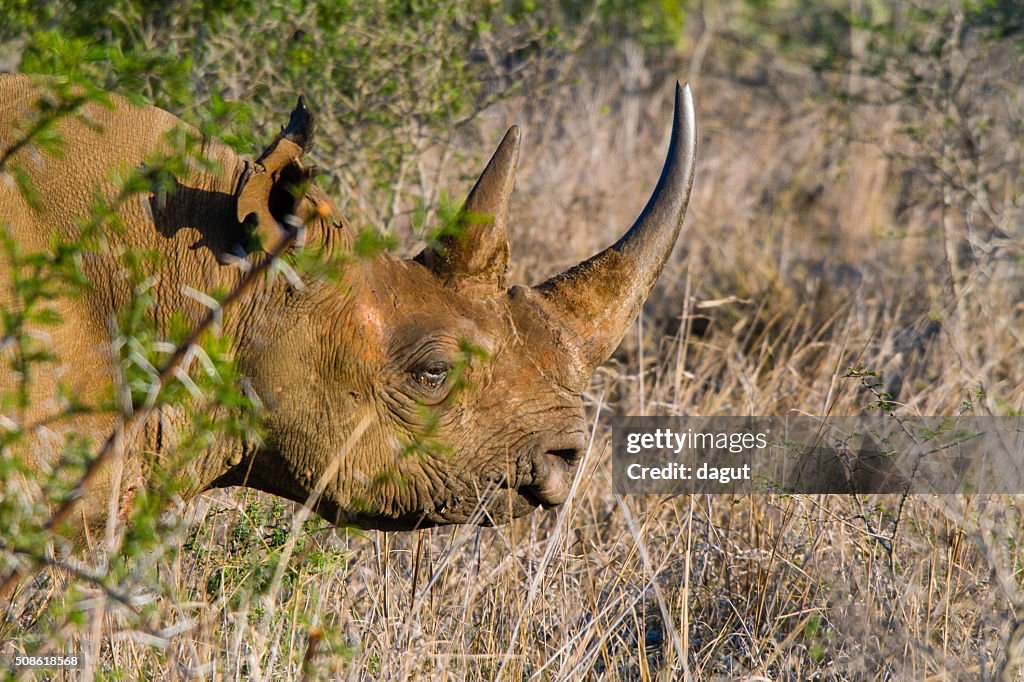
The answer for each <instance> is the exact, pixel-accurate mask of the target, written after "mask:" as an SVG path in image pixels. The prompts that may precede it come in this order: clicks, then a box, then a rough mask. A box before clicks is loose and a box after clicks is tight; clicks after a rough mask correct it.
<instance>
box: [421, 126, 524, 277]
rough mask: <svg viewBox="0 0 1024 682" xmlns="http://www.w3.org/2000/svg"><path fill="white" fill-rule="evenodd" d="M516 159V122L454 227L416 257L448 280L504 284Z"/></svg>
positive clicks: (474, 187)
mask: <svg viewBox="0 0 1024 682" xmlns="http://www.w3.org/2000/svg"><path fill="white" fill-rule="evenodd" d="M518 163H519V128H518V126H513V127H511V128H510V129H509V131H508V132H507V133H505V137H504V139H502V141H501V144H499V145H498V149H497V151H495V152H494V156H492V157H491V160H490V162H489V163H488V164H487V167H486V168H485V169H484V172H483V173H482V174H481V175H480V179H479V180H477V182H476V185H474V186H473V189H472V190H471V191H470V193H469V196H468V197H466V203H465V205H464V206H463V208H462V211H461V213H460V214H459V218H458V222H457V223H456V229H455V230H454V233H453V234H446V235H443V236H442V237H441V238H440V239H439V240H438V244H437V245H436V246H428V247H427V248H425V249H424V250H423V251H422V252H421V253H420V254H419V255H418V256H417V257H416V260H417V261H419V262H420V263H422V264H423V265H425V266H427V267H428V268H430V269H431V270H432V271H433V272H434V274H436V275H437V276H438V277H441V278H442V279H444V280H446V281H450V282H453V283H456V284H459V283H466V282H469V283H481V284H485V285H487V286H489V287H492V288H494V289H495V290H501V289H504V288H505V271H506V270H507V269H508V238H507V236H506V231H505V222H506V218H507V216H508V204H509V198H510V197H511V194H512V186H513V185H514V184H515V179H516V165H517V164H518Z"/></svg>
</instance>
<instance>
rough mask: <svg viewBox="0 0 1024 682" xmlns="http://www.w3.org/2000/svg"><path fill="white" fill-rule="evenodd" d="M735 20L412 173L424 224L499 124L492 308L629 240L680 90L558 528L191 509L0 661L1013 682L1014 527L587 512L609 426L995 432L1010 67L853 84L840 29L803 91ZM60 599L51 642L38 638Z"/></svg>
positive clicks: (390, 675) (1016, 659) (403, 221)
mask: <svg viewBox="0 0 1024 682" xmlns="http://www.w3.org/2000/svg"><path fill="white" fill-rule="evenodd" d="M789 4H790V5H798V6H799V3H789ZM744 6H745V3H706V4H703V5H699V6H697V5H696V4H694V5H693V9H692V11H691V12H690V14H689V15H688V16H687V21H686V24H685V34H684V35H683V38H682V39H681V40H680V42H679V46H678V47H677V48H676V49H674V50H672V51H670V54H669V56H668V57H666V58H662V59H658V60H654V59H651V58H650V55H649V52H647V51H645V50H644V49H642V47H641V46H637V45H636V44H634V43H632V42H628V41H624V42H621V43H617V44H613V45H611V46H606V47H603V48H601V49H600V50H597V51H596V52H592V53H590V54H589V56H587V55H584V57H580V58H578V59H567V60H559V61H556V62H555V63H553V64H546V65H545V66H544V68H540V69H538V70H537V73H535V74H533V75H532V76H531V78H532V79H533V80H531V81H529V83H530V84H531V87H530V88H527V89H526V90H524V91H523V92H521V93H520V94H517V95H514V96H512V97H509V98H505V99H502V100H500V101H498V102H496V103H494V104H492V105H490V106H488V107H487V108H485V109H484V110H483V111H482V112H480V113H479V115H475V116H473V117H472V118H471V119H470V120H469V123H468V124H466V125H464V126H462V127H460V128H458V129H456V130H455V131H454V132H453V133H452V135H451V138H450V139H449V140H446V141H445V143H444V144H443V145H440V146H431V147H430V148H429V149H427V148H425V149H424V151H423V153H422V154H421V155H418V156H415V157H414V163H413V162H410V163H411V164H412V165H410V170H409V175H408V177H409V178H414V179H411V180H409V182H410V184H413V185H418V186H420V187H421V188H422V196H424V197H427V198H431V197H432V198H434V199H436V196H437V195H436V193H437V191H438V189H439V188H442V187H444V188H449V189H450V190H451V191H452V192H453V194H458V195H461V193H462V192H464V191H465V189H466V188H467V187H468V182H467V179H468V178H470V177H471V176H472V175H473V174H474V173H475V172H476V170H477V169H478V168H479V167H480V162H481V161H482V160H484V159H485V158H486V155H487V154H488V153H489V152H490V150H491V148H492V145H493V143H494V142H496V141H497V140H498V139H499V138H500V135H501V134H502V132H503V131H504V128H505V127H506V126H507V125H509V124H511V123H513V122H515V123H519V124H520V125H521V126H522V128H523V133H524V143H523V144H524V146H523V153H522V159H521V166H520V173H519V177H518V181H517V185H516V194H515V197H514V199H513V203H512V207H511V213H510V226H511V228H510V230H511V231H510V241H511V246H512V255H513V272H512V279H513V280H515V281H520V282H536V281H539V280H541V279H543V278H544V277H546V276H547V275H549V274H551V273H553V272H555V271H558V270H561V269H563V268H564V267H565V266H566V265H568V264H571V263H574V262H576V261H578V260H579V259H581V258H583V257H586V256H588V255H590V254H592V253H594V252H595V251H597V250H598V249H599V248H602V247H603V246H605V245H606V244H608V243H609V242H610V241H612V240H614V239H615V238H616V237H617V236H618V234H620V232H621V231H622V230H624V229H625V228H626V227H627V226H628V224H629V223H630V221H631V220H632V218H633V217H634V216H635V215H636V214H637V213H638V212H639V211H640V209H641V208H642V206H643V203H644V202H645V201H646V198H647V196H648V194H649V192H650V190H651V188H652V187H653V185H654V182H655V181H656V178H657V174H658V172H659V170H660V164H661V162H662V159H663V153H664V149H665V147H666V141H667V132H668V131H667V127H668V122H669V120H670V104H671V100H670V97H671V93H672V86H673V84H674V81H675V79H676V78H682V79H689V81H690V82H691V84H692V87H693V90H694V95H695V99H696V104H697V115H698V130H699V143H698V162H697V172H696V181H695V184H694V192H693V198H692V200H691V205H690V210H689V214H688V216H687V220H686V227H685V233H684V235H683V237H682V238H681V240H680V243H679V245H678V246H677V249H676V252H675V254H674V256H673V258H672V259H671V261H670V263H669V266H668V268H667V269H666V271H665V273H664V274H663V276H662V278H661V280H660V282H659V284H658V286H657V288H656V290H655V293H654V295H653V296H652V298H651V299H650V300H649V302H648V304H647V305H646V307H645V309H644V312H643V315H642V317H641V319H640V320H639V321H638V323H637V325H636V326H635V329H634V331H633V332H631V333H630V335H629V336H628V337H627V339H626V341H625V342H624V343H623V346H622V348H621V349H620V350H619V351H618V353H617V354H616V356H615V358H614V359H613V360H612V361H611V362H609V363H608V364H607V365H606V366H605V367H604V368H603V369H601V370H600V371H599V372H598V375H597V376H596V377H595V379H594V381H593V382H592V385H591V387H590V389H589V391H588V393H587V395H586V397H587V403H588V408H589V414H590V416H591V418H592V420H593V424H594V437H593V441H592V444H591V446H590V448H589V450H588V452H587V455H586V459H585V463H584V466H583V468H582V472H581V474H580V477H579V485H578V487H577V488H576V490H575V494H574V495H573V497H572V498H571V499H570V501H569V502H568V503H567V504H566V505H565V506H564V507H562V508H560V509H559V510H558V511H557V512H543V511H542V512H537V513H534V514H533V515H531V516H530V517H528V518H525V519H520V520H518V521H516V522H514V523H513V524H511V525H509V526H506V527H500V528H486V529H480V528H473V527H455V528H443V529H434V530H429V531H422V532H417V533H395V534H382V533H373V532H369V533H362V532H357V531H345V530H333V529H330V528H328V527H326V526H325V525H324V524H322V523H320V522H317V521H308V522H306V523H301V522H299V523H295V522H294V519H295V518H296V515H297V514H299V511H298V508H296V507H293V506H292V505H290V504H287V505H286V504H282V503H280V502H276V501H272V500H270V499H268V498H265V497H262V496H260V495H258V494H257V493H254V492H251V491H247V492H237V491H229V492H224V493H216V494H209V495H204V496H203V497H202V499H201V500H199V501H198V502H196V503H193V504H192V505H190V506H188V507H187V508H184V509H177V510H173V512H172V513H173V514H174V515H176V516H177V517H178V518H183V519H184V521H183V522H181V523H177V522H176V523H172V524H171V528H172V530H170V531H169V532H168V536H167V538H166V539H165V540H163V541H162V542H161V545H160V551H154V552H152V553H150V554H149V555H147V556H145V557H142V558H139V559H138V560H137V567H136V570H137V572H138V575H140V576H143V575H151V574H154V573H155V574H156V575H158V576H159V581H160V584H161V590H159V591H147V590H146V589H141V588H139V589H137V588H138V587H139V586H136V585H132V584H128V585H124V586H123V587H124V589H125V591H126V592H127V593H130V594H132V595H133V599H135V601H133V604H134V606H132V607H131V608H129V607H127V606H125V605H123V604H120V603H118V602H117V601H116V600H114V599H112V598H111V597H110V595H108V594H105V593H104V592H102V591H101V590H98V589H96V588H95V586H91V585H90V584H89V583H87V582H86V583H83V584H81V585H79V586H78V587H77V588H76V591H75V592H74V593H73V595H72V596H69V593H68V592H67V591H66V586H67V584H68V581H69V579H70V578H69V576H68V573H67V572H66V571H64V570H60V569H56V568H51V569H41V570H40V571H39V572H38V573H37V574H36V575H34V576H33V580H32V581H31V582H30V583H29V584H27V585H26V587H25V588H24V589H23V590H22V591H21V592H20V593H19V594H18V595H17V597H16V598H15V600H14V601H13V602H12V603H11V604H10V605H9V606H8V607H7V609H6V611H5V614H6V619H5V621H4V622H3V623H0V639H10V638H12V637H18V636H26V633H31V632H32V631H33V628H37V629H42V630H44V631H45V632H46V633H47V634H46V636H47V637H49V638H51V641H52V642H54V643H59V644H60V646H61V647H64V648H69V649H75V648H78V649H81V650H84V651H91V652H93V653H94V654H97V655H98V659H97V661H98V662H97V663H96V668H94V672H95V673H96V674H97V675H103V676H105V677H119V676H121V677H127V678H135V677H145V678H154V679H192V678H211V677H212V678H216V679H249V678H254V679H300V678H304V677H306V676H309V677H313V678H317V677H322V678H343V679H381V680H405V679H412V678H419V679H496V678H499V677H500V678H501V679H506V680H520V679H539V680H547V679H552V680H554V679H558V680H576V679H605V680H634V679H640V680H644V679H663V680H664V679H678V678H680V677H681V676H682V675H683V674H684V673H686V674H688V675H691V676H692V677H693V678H694V679H787V680H802V679H968V678H987V679H1019V678H1020V675H1021V673H1020V663H1021V660H1022V659H1021V656H1022V655H1024V590H1022V578H1021V571H1022V570H1024V555H1022V553H1021V550H1020V548H1019V545H1018V542H1019V538H1020V534H1021V527H1020V526H1021V514H1022V509H1024V505H1022V502H1021V499H1020V498H1018V497H1012V496H985V495H978V496H973V497H953V496H945V497H925V496H912V497H908V498H901V497H898V496H860V497H854V496H802V495H797V496H764V495H760V496H751V497H733V496H726V495H723V496H695V497H673V498H666V497H657V496H649V497H626V498H619V497H616V496H615V495H613V494H612V492H611V472H610V469H611V463H610V446H609V429H608V428H607V426H606V422H607V419H608V417H609V416H610V415H613V414H636V415H640V414H646V415H690V414H692V415H713V414H722V415H730V414H736V415H743V414H767V415H784V414H810V415H823V414H834V415H858V414H865V413H867V412H869V411H870V410H871V409H873V408H874V409H877V408H878V406H879V404H880V403H881V402H883V401H885V400H888V399H889V398H888V397H887V396H891V400H892V401H894V402H895V403H896V404H897V405H896V408H895V412H896V414H898V415H956V414H960V413H962V412H967V413H970V414H974V415H1010V414H1020V413H1021V411H1024V352H1022V350H1024V349H1022V345H1024V344H1022V336H1024V270H1022V259H1024V246H1022V245H1024V241H1022V238H1024V214H1022V212H1021V202H1022V195H1024V184H1022V174H1021V169H1022V168H1021V167H1022V163H1024V157H1022V155H1021V151H1022V135H1024V130H1022V122H1024V85H1022V83H1024V81H1022V79H1021V76H1022V75H1024V61H1022V56H1021V55H1022V53H1021V47H1020V45H1019V44H1017V43H1014V42H1013V41H1012V40H1008V39H998V40H996V39H992V40H987V41H985V40H980V39H977V38H976V37H975V36H973V35H971V34H969V33H965V36H966V37H965V39H964V40H963V41H947V42H946V43H944V45H945V47H944V49H943V50H939V51H938V52H936V53H935V54H915V55H911V56H906V59H907V60H908V61H907V62H906V63H905V64H904V63H895V64H894V63H889V64H888V69H887V70H885V71H882V72H879V71H877V70H875V71H872V70H871V69H869V68H868V67H867V66H864V64H867V63H868V62H869V61H870V58H871V57H872V56H873V55H871V54H870V53H869V52H870V50H871V49H872V48H870V47H869V46H867V45H866V44H858V41H860V40H866V38H865V37H864V36H863V35H859V34H858V33H857V32H856V31H853V32H852V33H851V37H850V42H851V46H850V51H851V53H852V54H853V55H854V56H857V55H858V54H860V55H861V57H862V61H861V62H857V61H856V60H851V61H850V63H849V64H850V65H852V66H849V65H848V66H847V67H846V68H844V69H843V70H841V71H833V72H822V71H820V70H816V69H812V68H811V67H810V65H809V63H808V62H809V58H806V56H802V55H801V54H795V55H794V54H792V53H787V52H785V51H784V50H782V49H781V48H779V49H774V48H766V47H764V46H762V45H748V44H745V43H744V41H746V40H747V38H748V36H747V34H744V33H742V32H741V31H739V30H738V29H737V28H736V26H737V25H741V21H743V20H744V19H743V18H742V17H741V16H740V13H741V10H742V9H743V7H744ZM853 6H855V7H857V6H859V5H858V3H853ZM1011 6H1012V3H1011ZM955 8H959V5H956V6H955ZM968 9H970V7H969V6H968ZM957 11H960V12H962V8H960V9H957ZM956 18H957V13H956V12H954V13H953V15H952V17H951V18H949V21H951V22H954V23H955V21H956ZM950 25H952V24H950ZM950 25H947V24H936V25H934V26H932V27H930V28H929V27H927V26H926V27H925V29H924V30H925V31H927V30H932V31H934V32H936V33H941V32H944V31H946V32H948V31H949V30H950ZM776 28H777V27H776ZM581 30H582V29H581ZM812 47H813V46H812ZM858 51H859V52H858ZM581 53H582V51H581ZM595 54H597V55H598V56H595ZM881 58H882V57H879V59H881ZM239 68H240V69H243V70H244V69H246V68H257V67H254V66H252V65H246V64H241V65H240V66H239ZM260 68H263V67H260ZM918 73H919V74H925V77H924V78H923V79H912V78H911V77H910V74H918ZM965 76H966V77H965ZM248 77H249V78H259V77H260V76H259V75H258V74H253V73H250V75H249V76H248ZM929 78H930V79H931V80H929ZM840 91H841V92H842V93H844V94H845V96H846V97H845V99H844V98H841V97H840V96H839V95H838V94H837V93H838V92H840ZM266 125H268V126H272V123H268V124H266ZM328 125H329V124H328ZM329 131H330V128H329V127H328V136H329V135H330V132H329ZM456 151H459V152H467V153H465V154H464V156H462V157H460V156H458V155H457V154H456V153H455V152H456ZM316 154H317V155H319V156H318V159H317V160H318V161H319V162H320V163H321V164H322V165H324V166H325V167H327V168H328V169H334V167H335V166H339V167H340V166H344V163H343V160H341V159H338V158H335V157H331V156H330V153H329V151H328V149H327V148H325V147H323V146H320V147H318V150H317V151H316ZM335 179H336V180H337V181H338V182H339V183H340V185H341V186H342V187H344V188H345V189H344V190H342V191H343V196H341V197H340V203H343V204H344V205H345V206H346V210H348V211H349V213H350V215H355V216H356V218H355V220H356V221H357V222H358V221H360V220H362V221H370V220H371V218H372V216H371V213H372V212H373V211H375V210H376V212H377V213H376V219H378V220H380V221H381V222H387V223H389V224H390V227H391V228H392V229H393V230H394V231H395V232H396V233H398V234H400V235H402V236H403V238H404V236H406V235H409V234H411V230H410V218H409V217H408V210H407V209H408V208H409V206H408V204H406V205H404V206H403V205H400V204H396V205H395V206H391V205H388V206H385V207H384V208H383V209H380V208H377V209H374V208H373V207H372V201H371V200H370V199H367V198H366V195H364V194H361V193H360V187H359V181H358V180H355V181H352V182H349V181H348V180H346V175H345V171H344V170H341V169H340V168H339V169H337V171H336V175H335ZM396 207H397V208H396ZM403 210H404V211H405V212H403ZM387 211H391V215H389V216H387V217H384V218H382V217H381V215H382V213H386V212H387ZM854 369H856V370H858V371H857V372H851V370H854ZM867 372H871V373H875V375H877V376H863V374H865V373H867ZM876 384H877V385H876ZM886 394H887V396H886ZM300 521H301V517H300ZM281 557H285V558H286V561H281V560H280V559H281ZM271 559H273V560H271ZM146 584H147V583H146V582H145V581H144V580H140V583H139V585H141V586H145V585H146ZM72 598H73V599H77V600H80V601H81V602H84V603H85V607H83V611H82V612H83V613H84V616H82V618H81V619H80V620H68V621H67V622H63V623H61V622H60V619H59V618H57V620H56V621H53V620H49V621H47V620H46V619H45V618H41V617H39V616H40V614H42V613H43V610H44V608H47V606H46V605H47V603H48V600H54V599H57V600H59V599H72ZM90 600H91V601H90ZM47 613H48V614H49V613H50V612H47ZM46 618H51V616H49V615H47V616H46ZM44 621H45V622H44ZM44 626H45V627H44Z"/></svg>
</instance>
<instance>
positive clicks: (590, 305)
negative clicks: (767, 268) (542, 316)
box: [534, 83, 696, 382]
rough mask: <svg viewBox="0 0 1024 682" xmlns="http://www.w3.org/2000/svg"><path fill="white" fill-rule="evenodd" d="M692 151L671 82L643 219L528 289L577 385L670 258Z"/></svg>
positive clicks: (691, 134) (681, 97) (686, 111)
mask: <svg viewBox="0 0 1024 682" xmlns="http://www.w3.org/2000/svg"><path fill="white" fill-rule="evenodd" d="M695 147H696V128H695V124H694V114H693V99H692V97H691V95H690V88H689V86H683V85H680V84H679V83H676V96H675V110H674V116H673V122H672V136H671V143H670V145H669V148H668V156H667V158H666V160H665V166H664V168H663V169H662V172H661V179H660V180H658V185H657V187H656V188H655V189H654V193H653V194H652V195H651V198H650V199H649V200H648V201H647V206H646V207H645V208H644V210H643V213H641V214H640V217H639V218H637V219H636V222H634V223H633V226H632V227H631V228H630V229H629V231H628V232H626V234H624V235H623V236H622V237H621V238H620V239H619V240H618V241H617V242H615V243H614V244H612V245H611V246H609V247H608V248H606V249H605V250H604V251H602V252H600V253H599V254H597V255H596V256H593V257H591V258H589V259H588V260H585V261H583V262H582V263H580V264H578V265H576V266H574V267H572V268H570V269H569V270H567V271H565V272H563V273H561V274H559V275H556V276H555V277H552V278H551V279H549V280H547V281H546V282H544V283H543V284H540V285H538V286H536V287H534V291H536V292H537V293H539V294H540V295H541V296H543V297H544V298H545V299H547V300H548V302H549V303H551V304H552V305H553V306H554V308H555V312H556V315H557V317H558V318H559V320H560V322H561V324H562V325H563V326H564V328H565V329H566V331H568V332H569V336H570V338H571V339H575V343H574V344H573V345H574V346H575V347H574V349H573V350H574V352H573V357H572V358H571V359H570V361H571V364H572V365H573V366H574V367H575V368H576V369H577V370H578V372H579V376H580V377H581V381H583V382H585V381H586V380H588V379H589V377H590V375H591V374H592V373H593V371H594V370H595V369H597V367H598V366H599V365H600V364H601V363H603V362H604V361H605V360H607V359H608V357H609V356H611V354H612V352H613V351H614V350H615V348H616V347H617V346H618V345H619V342H621V341H622V337H623V336H625V334H626V331H627V330H628V328H629V325H630V324H632V322H633V320H634V319H636V316H637V314H638V313H639V312H640V308H641V306H643V303H644V300H646V299H647V296H648V294H650V292H651V289H652V288H653V287H654V283H655V282H656V281H657V279H658V277H659V276H660V275H661V271H662V269H663V268H664V267H665V262H666V261H667V260H668V257H669V254H671V253H672V247H673V246H674V245H675V243H676V238H677V237H678V235H679V231H680V228H681V227H682V224H683V218H684V217H685V216H686V207H687V204H688V203H689V200H690V187H691V185H692V184H693V169H694V160H695V158H696V156H695V152H696V149H695ZM583 377H585V378H583Z"/></svg>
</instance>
